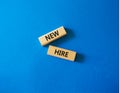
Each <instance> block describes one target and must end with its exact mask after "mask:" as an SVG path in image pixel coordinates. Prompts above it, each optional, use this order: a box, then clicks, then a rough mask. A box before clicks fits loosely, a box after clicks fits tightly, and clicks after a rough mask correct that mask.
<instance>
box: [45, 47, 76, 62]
mask: <svg viewBox="0 0 120 93" xmlns="http://www.w3.org/2000/svg"><path fill="white" fill-rule="evenodd" d="M47 54H48V55H51V56H55V57H59V58H63V59H67V60H70V61H74V60H75V57H76V52H74V51H71V50H67V49H63V48H59V47H55V46H52V45H50V46H49V48H48V52H47Z"/></svg>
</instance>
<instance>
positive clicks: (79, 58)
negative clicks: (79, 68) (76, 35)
mask: <svg viewBox="0 0 120 93" xmlns="http://www.w3.org/2000/svg"><path fill="white" fill-rule="evenodd" d="M84 61H85V56H84V55H83V54H80V53H77V54H76V59H75V62H77V63H83V62H84Z"/></svg>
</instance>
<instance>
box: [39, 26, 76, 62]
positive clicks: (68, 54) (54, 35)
mask: <svg viewBox="0 0 120 93" xmlns="http://www.w3.org/2000/svg"><path fill="white" fill-rule="evenodd" d="M66 34H67V32H66V31H65V29H64V27H63V26H62V27H59V28H57V29H55V30H53V31H51V32H49V33H47V34H45V35H43V36H41V37H39V38H38V39H39V41H40V43H41V45H42V46H45V45H47V44H49V43H50V42H52V41H54V40H56V39H58V38H60V37H62V36H65V35H66ZM47 54H48V55H51V56H55V57H59V58H63V59H67V60H71V61H74V60H75V57H76V52H74V51H71V50H67V49H63V48H59V47H55V46H52V45H50V46H49V48H48V52H47Z"/></svg>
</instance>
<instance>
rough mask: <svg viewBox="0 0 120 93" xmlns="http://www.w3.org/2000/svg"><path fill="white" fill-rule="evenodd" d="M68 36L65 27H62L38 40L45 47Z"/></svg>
mask: <svg viewBox="0 0 120 93" xmlns="http://www.w3.org/2000/svg"><path fill="white" fill-rule="evenodd" d="M66 34H67V33H66V31H65V29H64V27H63V26H61V27H59V28H57V29H56V30H53V31H51V32H49V33H47V34H45V35H43V36H41V37H39V38H38V39H39V41H40V43H41V45H42V46H44V45H47V44H49V43H50V42H52V41H54V40H56V39H58V38H60V37H62V36H64V35H66Z"/></svg>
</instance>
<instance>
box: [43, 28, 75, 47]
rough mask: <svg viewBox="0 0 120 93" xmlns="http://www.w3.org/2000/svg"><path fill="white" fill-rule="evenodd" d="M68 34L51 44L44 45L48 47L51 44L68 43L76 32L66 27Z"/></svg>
mask: <svg viewBox="0 0 120 93" xmlns="http://www.w3.org/2000/svg"><path fill="white" fill-rule="evenodd" d="M65 30H66V32H67V34H66V35H65V36H63V37H61V38H59V39H57V40H55V41H53V42H51V43H50V44H48V45H45V46H44V47H48V46H49V45H54V46H59V45H61V44H62V43H66V42H67V41H69V40H71V39H73V38H74V37H75V34H74V33H73V31H72V30H71V29H69V28H65Z"/></svg>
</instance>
